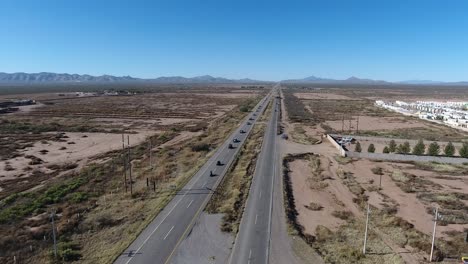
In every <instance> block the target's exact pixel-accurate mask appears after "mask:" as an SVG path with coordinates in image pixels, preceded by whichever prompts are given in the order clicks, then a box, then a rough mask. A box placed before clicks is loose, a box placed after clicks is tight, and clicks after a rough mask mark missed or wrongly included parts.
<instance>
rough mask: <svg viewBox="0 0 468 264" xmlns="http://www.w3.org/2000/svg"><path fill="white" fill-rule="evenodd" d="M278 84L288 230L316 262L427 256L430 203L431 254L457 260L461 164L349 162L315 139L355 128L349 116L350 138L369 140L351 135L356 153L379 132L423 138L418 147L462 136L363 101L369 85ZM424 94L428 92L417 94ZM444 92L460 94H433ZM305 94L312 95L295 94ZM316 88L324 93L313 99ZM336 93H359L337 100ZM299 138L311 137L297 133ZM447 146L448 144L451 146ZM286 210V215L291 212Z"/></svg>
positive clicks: (463, 225)
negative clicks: (290, 200)
mask: <svg viewBox="0 0 468 264" xmlns="http://www.w3.org/2000/svg"><path fill="white" fill-rule="evenodd" d="M288 90H289V89H284V90H283V98H284V100H283V101H284V104H283V106H284V107H286V109H285V110H286V111H284V114H285V116H284V117H283V119H282V126H283V127H285V131H286V132H287V133H288V134H289V135H290V139H289V140H283V141H282V142H281V149H282V150H283V151H284V155H285V156H284V157H286V158H285V160H286V161H287V162H286V163H285V164H287V168H288V172H287V176H285V177H288V178H289V179H290V181H291V189H292V191H291V192H292V195H293V196H294V210H295V212H296V213H297V215H296V220H294V219H293V220H292V221H297V223H298V226H299V227H297V228H298V229H299V230H302V232H304V233H305V235H304V240H305V241H307V242H308V243H309V245H310V246H311V247H312V248H313V249H315V251H317V252H318V253H319V254H320V255H321V256H322V258H323V259H324V260H325V262H330V263H339V262H341V261H342V260H343V259H346V260H347V261H348V262H352V263H422V262H425V261H427V258H428V253H429V251H430V236H431V232H432V228H433V222H432V218H433V217H434V216H433V209H434V207H435V206H437V207H439V209H440V211H441V212H443V213H442V214H443V215H445V217H444V218H443V220H442V221H439V227H438V229H437V242H436V249H435V252H436V253H435V258H437V259H438V260H442V259H445V260H446V259H450V258H455V259H456V258H458V259H459V257H460V255H461V254H462V253H464V252H468V244H466V243H464V242H463V238H464V236H465V235H466V233H465V232H468V218H467V215H468V198H467V193H468V185H467V184H468V180H467V178H466V177H465V175H466V173H467V172H468V167H467V166H466V165H448V164H432V163H399V162H383V161H370V160H365V159H363V160H352V159H349V158H342V157H339V155H338V154H339V153H338V151H337V150H336V149H335V148H334V147H333V146H332V145H331V144H330V143H329V142H328V141H327V140H319V139H320V136H321V135H323V134H324V133H327V132H339V133H340V132H341V129H342V126H344V127H343V130H344V134H346V135H348V134H351V135H355V134H357V133H356V130H357V125H356V121H357V116H359V127H358V128H359V132H360V133H359V134H358V135H362V136H365V137H369V138H370V139H369V141H365V140H359V141H360V143H361V146H362V149H363V151H366V150H367V147H368V145H369V144H370V143H374V145H375V146H376V152H380V153H381V152H382V150H383V147H384V146H385V145H388V142H389V141H390V139H389V138H387V137H391V138H396V139H397V140H396V141H398V142H400V141H402V142H403V141H406V140H409V141H411V142H412V143H414V142H416V140H418V139H420V138H423V139H426V141H425V143H426V145H428V144H429V143H430V142H431V141H432V140H438V141H439V142H440V143H441V145H442V148H443V146H444V144H445V143H447V141H455V142H456V141H461V140H464V139H465V138H466V134H463V133H460V132H458V131H456V130H453V129H450V128H447V127H441V126H433V124H431V123H429V122H424V121H421V120H418V119H414V118H411V117H405V116H402V115H399V114H397V113H391V112H388V111H381V110H379V109H377V108H375V106H373V101H372V100H368V98H371V97H372V98H374V96H373V95H375V90H372V89H371V88H368V89H359V88H356V89H339V88H331V89H323V88H321V89H314V88H310V89H309V88H308V89H305V88H302V89H292V90H290V91H288ZM455 90H456V89H455ZM378 91H379V92H380V93H379V95H380V96H381V97H380V98H383V97H386V96H390V97H395V98H398V97H401V98H405V97H406V96H409V97H413V98H419V97H416V96H417V95H416V93H417V92H418V91H415V90H409V91H405V90H385V89H379V90H378ZM433 92H434V91H432V90H429V92H427V94H426V95H428V94H433ZM454 92H460V91H458V90H457V91H453V90H450V91H441V92H440V95H441V97H442V98H456V97H457V96H456V95H455V94H453V93H454ZM307 93H310V94H312V95H310V96H309V97H308V96H307V95H304V94H307ZM317 93H319V94H320V95H321V94H326V93H329V94H332V95H330V96H321V97H319V96H317V95H316V94H317ZM372 93H374V94H372ZM336 94H338V95H342V96H346V97H350V98H357V99H360V100H346V99H344V98H339V97H336V96H335V95H336ZM434 94H436V93H435V92H434ZM296 95H299V96H296ZM426 95H423V96H422V97H424V96H426ZM418 96H421V94H419V95H418ZM305 98H307V99H305ZM375 98H379V97H378V96H375ZM432 99H434V98H432ZM343 116H344V117H345V122H344V125H343V122H342V120H343ZM349 120H351V122H349ZM350 123H351V125H349V124H350ZM372 136H378V138H377V139H378V140H376V141H375V142H374V141H372V140H371V138H372ZM309 137H313V138H316V139H317V141H313V142H312V141H307V140H304V139H307V138H309ZM400 137H401V139H398V138H400ZM298 139H300V140H298ZM371 141H372V142H371ZM455 145H456V147H457V148H458V147H459V145H460V143H455ZM288 153H290V155H289V156H288ZM301 153H302V154H301ZM304 153H314V154H304ZM380 179H381V181H380ZM380 183H381V187H379V186H380ZM367 204H369V205H370V207H371V214H370V223H371V224H370V229H369V232H370V236H369V238H368V241H367V245H368V248H367V250H368V252H371V253H370V254H366V255H363V254H362V245H363V234H364V229H365V220H366V218H365V216H366V206H367ZM287 215H288V216H291V215H293V216H294V213H289V214H288V213H287ZM310 236H313V238H311V237H310ZM444 263H445V262H444ZM448 263H450V262H448Z"/></svg>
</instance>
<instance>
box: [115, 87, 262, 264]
mask: <svg viewBox="0 0 468 264" xmlns="http://www.w3.org/2000/svg"><path fill="white" fill-rule="evenodd" d="M270 96H271V93H270V94H268V95H267V96H266V97H265V98H263V99H262V100H261V101H260V102H259V104H258V105H257V106H256V107H255V108H254V110H253V112H252V113H250V114H249V115H248V116H247V117H246V118H245V120H244V121H242V122H241V124H240V125H239V127H238V128H237V129H236V130H235V131H234V132H233V133H232V134H231V135H230V136H229V138H228V139H227V140H226V141H225V142H224V143H223V144H222V145H221V146H220V147H219V148H218V149H217V151H216V152H215V153H214V155H213V156H212V157H211V158H210V159H209V160H208V161H207V162H206V163H205V164H204V165H203V166H202V168H201V169H200V170H199V171H198V172H197V173H196V174H195V175H194V176H193V177H192V179H191V180H190V181H189V182H188V183H187V184H186V185H185V186H184V188H183V189H182V190H180V191H179V192H178V193H177V195H176V196H175V197H174V198H173V199H172V200H171V201H170V202H169V203H168V205H167V206H166V207H165V208H164V209H163V210H162V211H161V212H160V213H159V214H158V216H157V217H156V218H155V219H154V220H153V221H152V222H151V223H150V224H149V225H148V226H147V227H146V228H145V229H144V230H143V232H142V233H141V234H140V235H139V236H138V237H137V239H136V240H135V241H133V243H132V244H131V245H130V246H129V247H128V249H127V250H126V251H125V252H123V254H121V255H120V256H119V257H118V258H117V259H116V261H115V262H114V263H116V264H129V263H170V260H171V257H172V255H173V254H174V252H175V251H176V249H177V247H178V245H179V244H180V242H181V241H182V240H183V239H184V238H185V237H186V236H187V234H188V232H189V231H190V230H191V228H192V226H193V224H194V222H195V220H196V219H197V217H198V215H199V214H200V212H201V211H202V210H203V209H204V207H205V206H206V203H207V202H208V201H209V199H210V197H211V195H212V193H213V191H214V190H215V189H216V187H217V186H218V184H219V183H220V181H221V179H222V177H223V176H224V174H225V173H226V171H227V169H228V167H229V165H230V164H231V163H232V162H233V160H234V158H235V156H236V154H237V153H238V152H239V150H240V148H241V146H242V144H243V143H244V141H245V139H246V138H247V136H248V134H249V133H250V131H251V129H252V127H253V124H254V123H255V122H256V120H257V117H258V116H259V115H260V113H262V111H263V110H264V109H265V107H266V106H267V105H268V101H269V98H270ZM257 109H259V110H258V111H257ZM248 122H249V123H251V124H250V125H248ZM240 130H244V131H245V133H240ZM235 138H236V139H238V140H240V142H238V143H234V142H233V140H234V139H235ZM229 144H232V145H233V146H234V149H230V148H228V146H229ZM218 160H219V161H221V163H222V165H221V166H219V165H217V164H216V163H217V161H218ZM210 171H212V172H213V174H214V175H210ZM265 194H266V193H265ZM201 243H203V242H202V241H201Z"/></svg>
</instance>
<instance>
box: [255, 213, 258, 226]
mask: <svg viewBox="0 0 468 264" xmlns="http://www.w3.org/2000/svg"><path fill="white" fill-rule="evenodd" d="M257 218H258V214H256V215H255V224H257Z"/></svg>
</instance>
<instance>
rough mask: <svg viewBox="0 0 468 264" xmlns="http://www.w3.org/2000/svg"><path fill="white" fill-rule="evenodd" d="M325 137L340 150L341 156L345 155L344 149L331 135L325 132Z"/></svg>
mask: <svg viewBox="0 0 468 264" xmlns="http://www.w3.org/2000/svg"><path fill="white" fill-rule="evenodd" d="M327 139H328V141H330V143H332V145H333V146H334V147H335V148H336V149H338V151H339V152H340V155H341V156H342V157H346V151H345V150H344V149H343V147H342V146H341V145H340V144H338V142H336V140H335V139H334V138H333V137H332V136H330V135H328V134H327Z"/></svg>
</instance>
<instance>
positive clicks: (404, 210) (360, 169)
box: [343, 159, 468, 237]
mask: <svg viewBox="0 0 468 264" xmlns="http://www.w3.org/2000/svg"><path fill="white" fill-rule="evenodd" d="M377 166H378V167H381V168H383V169H385V170H387V171H389V172H393V171H396V170H397V171H404V172H407V173H411V174H413V175H416V176H418V177H421V178H423V179H425V180H429V181H431V182H433V183H436V184H438V185H440V187H437V186H433V187H432V189H431V192H434V193H450V192H461V193H468V179H465V178H463V177H455V176H450V177H449V178H450V180H445V179H437V178H435V177H438V176H441V175H438V174H436V173H433V172H429V171H422V170H417V169H410V167H411V166H412V165H408V164H402V163H391V162H374V161H370V160H365V159H361V160H357V161H354V162H352V163H350V164H347V165H344V166H343V168H344V169H345V170H346V171H350V172H352V173H353V174H354V175H355V176H356V180H357V181H358V182H359V183H360V184H361V186H363V187H364V188H366V189H368V187H370V186H372V185H373V186H375V187H377V186H378V184H379V176H378V175H375V174H373V173H372V171H371V169H372V168H374V167H377ZM445 176H448V175H445ZM371 181H374V183H372V184H371V183H370V182H371ZM368 193H369V194H372V195H370V200H369V201H370V203H371V205H373V206H376V207H382V204H383V203H382V201H383V199H384V197H383V196H382V194H383V195H386V196H388V197H390V199H391V200H393V202H394V203H395V205H397V206H398V212H397V215H398V216H400V217H402V218H403V219H405V220H407V221H408V222H410V223H412V224H413V225H414V227H415V228H416V229H418V230H419V231H421V232H423V233H425V234H431V232H432V228H433V223H432V221H431V218H432V217H433V216H432V215H431V214H429V213H427V210H426V207H430V206H431V205H430V204H428V203H423V202H422V201H421V200H420V199H418V198H417V194H416V193H406V192H404V191H403V190H401V188H400V187H398V186H397V185H396V183H395V181H394V180H392V178H391V177H390V176H389V175H383V176H382V190H381V191H380V193H382V194H379V193H377V192H368ZM464 228H468V224H465V225H455V224H450V225H447V226H440V227H439V228H438V230H437V232H438V236H442V237H446V232H449V231H462V230H463V229H464Z"/></svg>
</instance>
